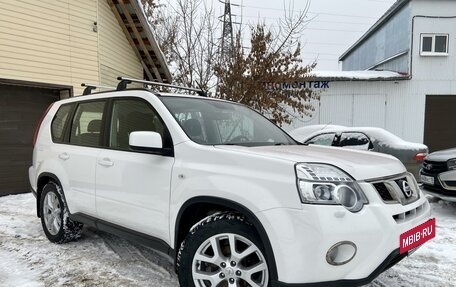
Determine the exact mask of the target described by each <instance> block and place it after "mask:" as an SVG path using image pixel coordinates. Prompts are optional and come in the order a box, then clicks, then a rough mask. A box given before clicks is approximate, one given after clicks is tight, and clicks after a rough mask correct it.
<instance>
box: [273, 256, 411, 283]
mask: <svg viewBox="0 0 456 287" xmlns="http://www.w3.org/2000/svg"><path fill="white" fill-rule="evenodd" d="M407 255H408V252H406V253H403V254H400V253H399V248H398V249H396V250H394V251H393V252H391V254H390V255H388V257H386V259H385V260H384V261H383V262H382V263H381V264H380V265H379V266H378V267H377V269H375V270H374V272H372V273H371V274H370V275H369V276H368V277H366V278H363V279H353V280H352V279H344V280H337V281H326V282H315V283H302V284H301V283H292V284H289V283H284V282H280V281H273V282H272V287H353V286H362V285H366V284H369V283H370V282H372V281H373V280H374V279H375V278H377V277H378V275H380V274H381V273H383V272H384V271H386V270H388V269H389V268H391V267H393V266H394V265H396V264H397V263H399V262H400V261H401V260H402V259H404V258H405V257H407Z"/></svg>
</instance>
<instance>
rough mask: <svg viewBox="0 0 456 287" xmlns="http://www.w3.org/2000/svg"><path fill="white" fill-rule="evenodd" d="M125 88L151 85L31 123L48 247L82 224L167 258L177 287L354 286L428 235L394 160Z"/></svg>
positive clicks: (216, 105)
mask: <svg viewBox="0 0 456 287" xmlns="http://www.w3.org/2000/svg"><path fill="white" fill-rule="evenodd" d="M130 82H139V83H148V84H154V83H153V82H145V81H141V80H133V79H128V80H127V79H123V80H122V82H120V83H119V85H118V89H117V90H116V91H111V92H103V93H96V94H92V95H86V96H80V97H75V98H70V99H66V100H62V101H58V102H56V103H54V104H53V105H52V106H51V107H50V108H49V110H48V111H47V112H46V113H45V116H44V118H43V119H42V121H41V122H40V124H39V125H38V129H37V132H36V136H35V140H34V152H33V165H32V166H31V167H30V169H29V177H30V183H31V186H32V190H33V193H34V194H35V196H36V198H37V215H38V216H39V217H41V223H42V227H43V230H44V233H45V234H46V236H47V238H48V239H49V240H50V241H51V242H55V243H64V242H68V241H71V240H74V239H77V238H78V237H79V236H80V234H81V231H82V226H83V224H86V225H89V226H93V227H96V228H98V229H101V230H104V231H107V232H111V233H114V234H118V235H121V236H125V237H127V238H129V239H131V240H136V241H139V242H141V243H143V244H147V245H150V246H152V247H154V248H156V249H158V250H160V251H162V252H164V253H165V254H167V255H168V256H170V258H171V259H172V260H174V262H175V264H176V271H177V273H178V278H179V282H180V284H181V286H183V287H186V286H190V287H195V286H213V287H215V286H242V287H249V286H250V287H267V286H304V284H305V283H311V284H312V285H314V284H315V283H317V282H319V283H320V284H321V286H336V285H337V286H338V285H339V284H342V285H350V286H358V285H363V284H367V283H368V282H370V281H372V280H373V279H374V278H375V277H376V276H377V275H378V274H380V273H381V272H383V271H384V270H386V269H388V268H389V267H391V266H392V265H394V264H396V263H397V262H399V261H400V260H401V259H403V258H404V257H406V256H407V255H409V254H411V252H412V251H413V250H414V249H415V248H417V247H419V246H420V245H421V244H423V243H424V242H426V241H427V240H429V239H431V238H432V237H433V236H435V220H432V219H430V205H429V203H428V201H427V200H426V198H425V196H423V194H422V193H421V191H420V189H419V188H418V185H417V183H416V181H415V179H414V177H413V176H412V175H411V174H410V173H407V172H406V169H405V167H404V165H403V164H402V163H401V162H400V161H399V160H397V159H396V158H394V157H392V156H389V155H383V154H377V153H366V152H359V151H351V150H345V149H338V148H331V147H318V146H305V145H302V144H299V143H297V142H296V141H295V140H293V139H292V138H291V137H290V136H289V135H288V134H287V133H285V132H284V131H282V130H281V129H280V128H278V127H277V126H276V125H274V124H273V123H271V122H270V121H269V120H268V119H266V118H265V117H263V116H262V115H260V114H259V113H257V112H255V111H253V110H251V109H250V108H247V107H245V106H243V105H241V104H238V103H233V102H229V101H222V100H217V99H211V98H206V97H200V96H192V95H183V94H169V93H161V92H157V91H151V90H146V89H144V90H138V89H133V90H129V89H126V85H127V83H130ZM416 232H420V238H418V237H416V236H414V235H415V233H416ZM423 232H424V233H423ZM61 264H66V263H65V262H61ZM95 285H96V284H95Z"/></svg>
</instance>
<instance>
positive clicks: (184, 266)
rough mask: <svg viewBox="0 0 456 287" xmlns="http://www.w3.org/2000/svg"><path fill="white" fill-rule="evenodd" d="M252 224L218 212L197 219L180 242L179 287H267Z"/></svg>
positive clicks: (261, 253) (266, 270)
mask: <svg viewBox="0 0 456 287" xmlns="http://www.w3.org/2000/svg"><path fill="white" fill-rule="evenodd" d="M264 254H265V253H264V247H263V245H262V244H261V240H260V239H259V237H258V235H257V233H256V231H255V230H254V229H253V226H251V225H250V224H248V223H247V222H246V221H245V219H244V217H243V216H240V215H237V214H233V213H222V214H216V215H213V216H210V217H208V218H206V219H205V220H203V221H202V222H201V223H199V224H198V225H197V226H196V227H195V228H194V229H192V231H191V232H190V234H189V235H188V236H187V238H186V239H185V241H184V242H182V244H181V248H180V250H179V254H178V258H177V271H178V275H179V282H180V284H181V286H182V287H187V286H188V287H234V286H236V287H267V286H270V285H269V268H268V263H267V261H266V258H265V256H264Z"/></svg>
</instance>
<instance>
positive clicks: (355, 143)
mask: <svg viewBox="0 0 456 287" xmlns="http://www.w3.org/2000/svg"><path fill="white" fill-rule="evenodd" d="M369 144H370V141H369V138H368V137H367V136H366V135H365V134H363V133H342V135H341V137H340V141H339V146H341V147H346V148H351V149H359V150H369Z"/></svg>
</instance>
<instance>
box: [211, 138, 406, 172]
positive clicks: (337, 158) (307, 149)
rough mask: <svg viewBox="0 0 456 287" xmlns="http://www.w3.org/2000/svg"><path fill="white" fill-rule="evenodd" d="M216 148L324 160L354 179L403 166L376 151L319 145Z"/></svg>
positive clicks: (295, 160)
mask: <svg viewBox="0 0 456 287" xmlns="http://www.w3.org/2000/svg"><path fill="white" fill-rule="evenodd" d="M216 148H219V149H224V150H230V151H238V152H242V153H249V154H255V155H258V156H264V157H269V158H276V159H281V160H287V161H291V162H294V163H298V162H309V163H325V164H330V165H333V166H336V167H339V168H341V169H342V170H344V171H345V172H347V173H348V174H350V175H351V176H352V177H353V178H355V179H356V180H366V179H373V178H380V177H386V176H391V175H395V174H400V173H404V172H405V171H406V169H405V167H404V165H403V164H402V163H401V162H400V161H399V160H398V159H396V158H395V157H392V156H390V155H385V154H380V153H376V152H364V151H353V150H347V149H341V148H333V147H322V146H313V145H310V146H303V145H291V146H260V147H243V146H227V145H220V146H216Z"/></svg>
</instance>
